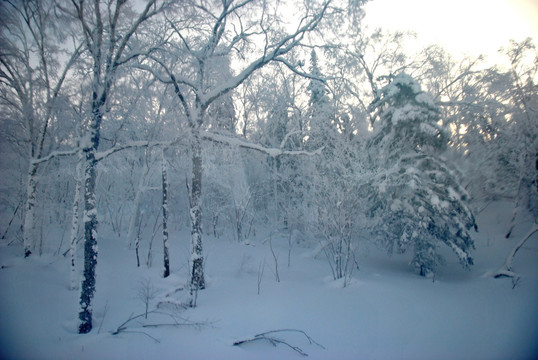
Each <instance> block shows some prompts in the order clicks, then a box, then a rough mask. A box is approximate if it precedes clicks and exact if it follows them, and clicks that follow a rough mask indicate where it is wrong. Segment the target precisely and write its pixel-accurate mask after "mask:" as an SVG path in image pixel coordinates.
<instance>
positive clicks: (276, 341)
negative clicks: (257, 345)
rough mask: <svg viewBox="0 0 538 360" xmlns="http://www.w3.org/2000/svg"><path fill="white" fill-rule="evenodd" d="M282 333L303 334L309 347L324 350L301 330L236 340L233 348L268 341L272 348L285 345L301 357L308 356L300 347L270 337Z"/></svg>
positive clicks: (264, 333) (289, 330)
mask: <svg viewBox="0 0 538 360" xmlns="http://www.w3.org/2000/svg"><path fill="white" fill-rule="evenodd" d="M283 332H296V333H300V334H303V335H304V336H305V337H306V339H307V340H308V342H309V343H310V344H311V345H312V344H314V345H317V346H319V347H320V348H322V349H325V347H324V346H323V345H321V344H320V343H318V342H316V341H315V340H314V339H312V338H311V337H310V336H309V335H308V334H307V333H306V332H304V331H303V330H297V329H280V330H270V331H266V332H263V333H260V334H257V335H254V337H252V338H249V339H245V340H238V341H236V342H234V343H233V345H234V346H239V345H242V344H245V343H249V342H254V341H260V340H265V341H268V342H269V343H270V344H271V345H273V346H277V345H278V344H282V345H286V346H288V347H289V348H290V349H292V350H294V351H296V352H297V353H299V354H301V355H302V356H308V354H307V353H305V352H304V351H303V350H302V349H301V348H300V347H298V346H294V345H292V344H290V343H289V342H287V341H285V340H282V339H279V338H276V337H274V336H270V334H274V333H283Z"/></svg>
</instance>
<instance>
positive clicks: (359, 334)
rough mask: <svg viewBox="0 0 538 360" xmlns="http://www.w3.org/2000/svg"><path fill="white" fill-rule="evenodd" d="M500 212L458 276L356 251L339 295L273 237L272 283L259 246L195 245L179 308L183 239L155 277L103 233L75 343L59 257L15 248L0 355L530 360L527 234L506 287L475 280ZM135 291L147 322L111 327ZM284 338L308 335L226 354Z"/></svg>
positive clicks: (7, 258) (486, 264)
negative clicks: (195, 287)
mask: <svg viewBox="0 0 538 360" xmlns="http://www.w3.org/2000/svg"><path fill="white" fill-rule="evenodd" d="M511 209H512V205H511V204H508V203H492V204H490V205H489V206H487V207H486V208H485V209H484V210H483V211H482V212H481V213H480V214H479V216H478V224H479V230H480V231H479V232H478V233H476V236H475V243H476V250H475V251H474V259H475V265H474V266H473V267H472V269H471V270H470V271H465V270H463V269H461V268H460V267H459V264H458V263H457V260H456V257H455V256H454V255H453V254H450V253H447V256H446V259H447V264H446V265H445V266H443V267H442V268H441V270H440V271H439V273H438V274H437V276H436V278H435V279H425V278H421V277H419V276H417V275H416V274H414V273H413V272H412V269H411V267H410V266H409V265H408V262H409V257H407V256H396V255H395V256H392V257H389V256H387V255H385V254H384V253H382V252H380V251H379V250H377V249H376V248H375V247H373V246H371V245H370V246H369V245H367V244H361V245H360V248H359V250H358V254H359V256H358V264H359V266H360V269H359V270H356V271H355V272H354V273H353V277H352V280H351V281H350V283H349V284H347V286H346V287H343V282H342V281H334V280H333V279H332V276H330V274H331V272H330V267H329V265H328V263H327V261H326V259H325V255H324V254H323V253H321V254H316V253H315V252H314V248H313V247H312V246H310V247H308V246H306V245H304V244H295V245H294V246H293V247H292V248H291V251H290V252H289V254H290V257H289V266H288V251H289V245H288V240H287V238H286V237H285V236H284V237H277V236H273V237H272V247H273V249H274V253H275V255H276V256H277V257H278V275H279V278H280V282H277V281H276V273H275V261H274V257H273V254H272V252H271V249H270V246H269V243H268V240H267V238H266V239H265V241H264V239H262V238H259V239H253V240H251V241H250V242H249V244H245V243H238V242H236V241H234V240H231V239H230V238H225V237H221V238H220V239H214V238H211V237H208V236H206V238H205V254H206V274H207V288H206V289H205V290H202V291H200V292H199V294H198V297H197V307H196V308H187V309H184V308H182V307H181V306H179V305H178V304H181V303H182V302H184V301H186V300H187V299H188V294H187V291H184V290H182V288H183V286H184V285H185V281H186V279H187V263H188V259H189V251H188V250H189V239H188V236H187V235H185V234H172V236H171V237H170V243H171V244H172V245H171V254H170V258H171V270H172V275H171V276H170V277H168V278H166V279H163V278H162V277H161V273H162V271H161V265H160V264H161V261H162V260H161V258H160V256H161V254H160V253H159V252H158V251H155V253H154V256H153V266H151V267H150V268H148V267H147V266H146V264H145V259H144V261H143V263H144V264H143V265H142V266H141V267H138V268H137V267H136V260H135V252H134V250H128V249H126V246H125V243H124V241H121V240H117V238H113V237H112V236H111V237H110V238H104V239H103V240H101V241H100V244H99V259H98V267H97V291H96V295H95V298H94V302H93V311H94V329H93V330H92V332H91V333H89V334H86V335H78V334H77V332H76V329H77V321H76V318H77V312H78V297H79V292H78V291H70V290H69V289H68V286H69V260H68V259H67V258H64V257H61V256H60V257H53V256H41V257H34V258H32V259H29V260H25V259H23V258H22V256H21V254H22V249H21V248H20V247H18V246H6V245H1V246H0V265H1V266H2V268H1V269H0V359H3V360H7V359H100V360H102V359H160V360H166V359H186V360H188V359H238V360H240V359H299V358H301V357H303V356H302V355H301V352H302V353H304V354H308V355H309V358H313V359H473V360H474V359H488V360H491V359H534V358H537V357H538V261H537V260H538V239H537V236H536V234H535V235H534V238H531V239H529V241H527V243H526V245H525V246H524V247H523V248H522V249H521V250H520V251H519V252H518V253H517V255H516V257H515V260H514V271H515V272H516V273H517V274H518V275H519V280H518V281H517V282H515V281H512V279H509V278H501V279H493V278H491V277H489V276H487V273H488V272H490V271H493V270H496V269H498V268H499V267H501V265H502V264H503V262H504V260H505V258H506V256H507V254H508V253H509V251H510V250H511V248H512V247H513V246H514V245H515V244H516V243H517V242H518V241H519V240H520V239H521V237H522V236H524V234H525V233H526V231H527V230H528V229H529V228H530V226H531V224H530V223H529V222H526V223H525V222H523V223H521V224H519V225H518V226H517V227H516V229H515V231H514V232H513V234H512V237H511V238H510V239H505V238H504V233H505V232H506V230H507V228H508V221H509V219H510V211H511ZM156 244H157V243H155V244H154V248H155V249H157V248H158V246H157V245H156ZM142 293H145V294H147V295H148V296H147V299H148V301H147V302H148V306H149V310H150V313H149V314H148V318H147V319H145V317H144V315H142V316H140V317H138V318H136V319H133V320H132V321H130V322H128V323H127V324H125V325H124V326H121V325H122V323H124V322H125V321H126V320H128V319H129V318H130V317H133V316H136V315H139V314H144V313H145V301H144V300H143V298H144V296H141V295H142ZM158 304H160V306H159V307H158V308H157V305H158ZM152 325H156V326H152ZM118 328H120V329H119V331H118V333H117V334H115V335H114V334H113V333H114V332H115V331H117V330H118ZM284 329H294V330H301V331H304V332H305V333H306V334H307V335H308V336H309V337H310V338H311V339H309V338H307V337H306V336H305V334H303V333H301V332H298V331H279V332H275V333H268V334H266V335H265V338H264V339H261V338H259V339H256V340H253V341H249V342H246V343H243V344H241V345H239V346H234V345H233V344H234V343H235V342H237V341H241V340H248V339H253V338H254V337H255V335H257V334H261V333H266V332H268V331H272V330H284ZM267 338H269V339H273V343H271V341H270V340H268V339H267ZM310 340H313V341H315V342H312V343H311V342H310ZM275 341H277V342H275ZM278 341H282V343H279V342H278ZM292 347H295V349H294V348H292Z"/></svg>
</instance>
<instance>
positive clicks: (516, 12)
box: [365, 0, 538, 61]
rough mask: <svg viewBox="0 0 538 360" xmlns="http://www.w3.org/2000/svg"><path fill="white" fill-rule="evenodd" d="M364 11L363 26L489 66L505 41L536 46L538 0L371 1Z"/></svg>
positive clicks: (537, 36) (506, 42)
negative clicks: (409, 36)
mask: <svg viewBox="0 0 538 360" xmlns="http://www.w3.org/2000/svg"><path fill="white" fill-rule="evenodd" d="M365 10H366V19H365V20H366V22H367V23H368V24H369V26H372V27H382V28H386V29H391V30H412V31H415V32H416V33H417V34H418V39H419V40H420V41H421V42H424V43H425V44H432V43H437V44H440V45H442V46H443V47H444V48H445V49H446V50H448V51H449V52H450V53H452V54H453V55H455V56H456V57H457V56H458V55H464V54H468V55H471V56H476V55H479V54H486V55H488V60H490V61H494V60H495V59H494V58H495V55H496V53H497V50H498V49H499V48H500V47H501V46H505V45H507V44H508V41H509V40H510V39H514V40H517V41H522V40H524V39H525V38H527V37H529V36H530V37H532V38H533V39H534V42H535V43H538V0H371V1H370V2H369V3H368V4H367V5H366V7H365Z"/></svg>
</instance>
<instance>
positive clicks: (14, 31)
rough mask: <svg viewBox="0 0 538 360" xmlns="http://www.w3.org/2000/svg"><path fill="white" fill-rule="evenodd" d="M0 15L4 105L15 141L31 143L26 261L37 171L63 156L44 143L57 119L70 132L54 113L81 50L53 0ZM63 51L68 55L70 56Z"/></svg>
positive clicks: (2, 9)
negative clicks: (65, 41) (13, 123)
mask: <svg viewBox="0 0 538 360" xmlns="http://www.w3.org/2000/svg"><path fill="white" fill-rule="evenodd" d="M0 14H1V17H2V18H1V20H0V48H1V51H0V87H1V88H2V91H1V92H0V93H1V95H0V101H1V106H2V107H3V108H4V109H5V111H6V114H9V115H10V116H9V117H10V118H11V120H13V121H14V122H15V123H16V125H14V129H15V132H16V133H15V134H12V136H13V138H14V139H15V141H17V142H20V143H24V144H27V145H26V146H25V149H24V150H23V151H25V152H26V153H27V155H26V156H25V157H26V159H27V164H28V170H27V173H26V195H25V205H24V210H25V212H24V223H23V239H24V256H25V257H28V256H30V255H31V254H32V253H33V252H34V251H35V247H36V238H35V234H34V228H35V223H36V205H37V204H36V201H37V175H38V168H39V165H40V164H42V163H43V162H45V161H48V160H50V159H52V158H54V157H56V156H59V155H62V154H64V153H63V152H61V151H58V150H59V147H60V146H61V145H60V144H58V143H56V144H50V143H49V147H48V149H47V147H46V143H47V141H49V142H51V143H52V142H53V141H54V140H52V137H51V136H50V135H51V134H50V132H51V123H52V122H53V121H55V120H56V121H62V123H63V126H64V127H65V128H67V124H66V123H65V120H66V119H65V118H64V119H57V117H56V115H57V114H58V111H57V110H58V107H59V106H60V103H64V104H65V102H66V101H68V97H67V96H65V93H64V92H63V90H64V87H65V86H66V83H67V81H66V79H67V78H68V76H69V72H70V70H71V69H72V67H73V64H74V63H75V61H76V60H77V58H78V56H79V54H80V46H79V45H77V40H76V39H75V40H74V42H73V43H72V44H69V45H67V44H66V43H64V41H63V40H64V39H66V38H69V37H70V36H69V33H68V32H67V30H68V29H69V23H68V21H66V19H64V18H61V17H58V16H57V14H56V12H55V4H54V2H53V1H30V0H28V1H21V2H2V4H0ZM62 38H63V39H62ZM64 51H68V53H67V57H65V56H64V55H63V53H64ZM67 138H69V137H67ZM63 145H64V147H65V145H66V144H65V143H64V144H63ZM53 150H54V151H53ZM75 153H76V152H69V151H68V152H67V154H75Z"/></svg>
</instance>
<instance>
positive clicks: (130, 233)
mask: <svg viewBox="0 0 538 360" xmlns="http://www.w3.org/2000/svg"><path fill="white" fill-rule="evenodd" d="M143 186H144V176H141V177H140V179H139V180H138V188H137V189H136V195H135V199H134V209H133V211H132V214H131V219H130V220H129V230H128V231H127V246H128V247H129V249H130V248H131V247H132V245H133V239H134V236H135V235H134V233H135V229H136V223H137V221H138V218H139V213H140V199H141V197H142V187H143ZM136 241H137V242H138V239H137V240H136Z"/></svg>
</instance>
